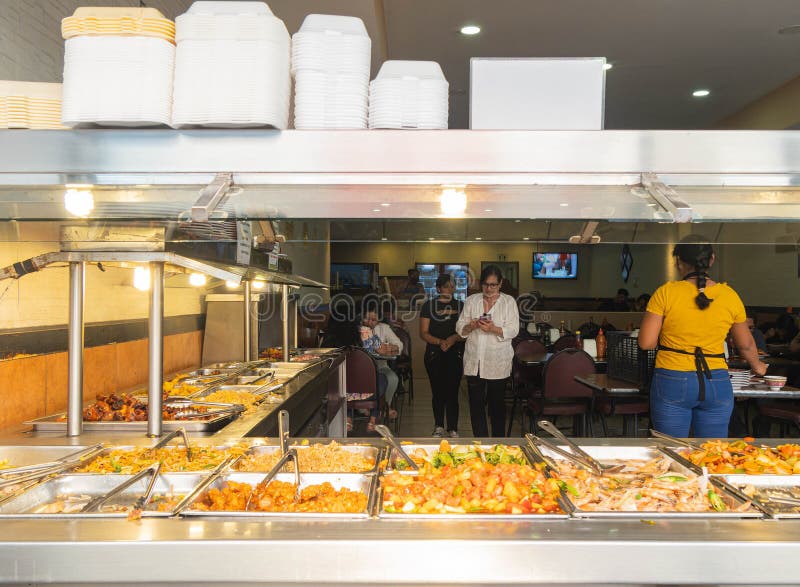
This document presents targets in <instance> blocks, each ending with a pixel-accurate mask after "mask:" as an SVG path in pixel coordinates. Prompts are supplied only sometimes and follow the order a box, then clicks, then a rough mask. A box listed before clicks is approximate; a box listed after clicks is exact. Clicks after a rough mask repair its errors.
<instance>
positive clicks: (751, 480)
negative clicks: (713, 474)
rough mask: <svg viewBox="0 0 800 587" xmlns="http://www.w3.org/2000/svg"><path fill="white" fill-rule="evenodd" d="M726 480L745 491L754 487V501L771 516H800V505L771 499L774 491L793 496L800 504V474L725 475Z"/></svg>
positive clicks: (778, 493)
mask: <svg viewBox="0 0 800 587" xmlns="http://www.w3.org/2000/svg"><path fill="white" fill-rule="evenodd" d="M723 479H725V481H726V482H727V483H728V484H730V485H732V486H733V487H734V488H735V489H737V490H739V491H741V492H743V493H744V488H745V487H746V486H748V485H749V486H751V487H754V488H755V490H756V494H755V496H754V500H753V502H754V503H755V504H756V505H757V506H758V507H760V508H762V509H764V511H766V512H767V515H769V517H771V518H778V519H780V518H787V519H791V518H795V519H797V518H800V505H796V506H793V505H788V504H784V503H779V502H777V501H773V500H771V499H770V494H772V493H774V494H777V495H778V496H782V497H793V498H794V499H796V500H798V504H800V475H725V476H723Z"/></svg>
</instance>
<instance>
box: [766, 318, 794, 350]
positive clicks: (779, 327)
mask: <svg viewBox="0 0 800 587" xmlns="http://www.w3.org/2000/svg"><path fill="white" fill-rule="evenodd" d="M765 327H766V325H765ZM797 334H798V330H797V325H796V324H795V322H794V318H793V317H792V315H791V314H788V313H786V314H781V315H780V316H778V319H777V320H775V323H774V324H770V325H769V326H768V327H767V329H766V331H765V332H764V336H765V337H766V339H767V344H790V343H791V342H792V340H793V339H794V337H795V336H797Z"/></svg>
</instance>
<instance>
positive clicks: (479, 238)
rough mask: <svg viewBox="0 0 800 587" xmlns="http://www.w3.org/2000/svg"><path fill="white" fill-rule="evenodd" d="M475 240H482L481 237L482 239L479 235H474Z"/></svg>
mask: <svg viewBox="0 0 800 587" xmlns="http://www.w3.org/2000/svg"><path fill="white" fill-rule="evenodd" d="M475 240H476V241H480V240H483V239H482V238H481V237H479V236H476V237H475Z"/></svg>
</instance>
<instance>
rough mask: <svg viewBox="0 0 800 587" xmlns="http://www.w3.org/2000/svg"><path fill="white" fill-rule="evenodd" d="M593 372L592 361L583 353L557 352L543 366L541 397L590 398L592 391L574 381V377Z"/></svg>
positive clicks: (574, 351) (573, 350) (570, 350)
mask: <svg viewBox="0 0 800 587" xmlns="http://www.w3.org/2000/svg"><path fill="white" fill-rule="evenodd" d="M594 372H595V368H594V359H592V357H590V356H589V355H588V354H587V353H585V352H584V351H582V350H580V349H564V350H563V351H560V352H557V353H556V354H554V355H553V356H552V357H550V360H548V361H547V363H546V364H545V366H544V375H543V376H544V386H543V395H544V397H545V399H555V398H577V397H592V390H591V389H589V388H588V387H587V386H585V385H583V384H581V383H578V382H577V381H575V376H576V375H590V374H592V373H594Z"/></svg>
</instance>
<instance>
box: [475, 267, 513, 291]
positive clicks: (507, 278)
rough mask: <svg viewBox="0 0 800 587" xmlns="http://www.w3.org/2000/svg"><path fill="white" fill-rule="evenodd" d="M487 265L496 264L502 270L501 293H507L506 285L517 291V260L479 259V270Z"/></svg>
mask: <svg viewBox="0 0 800 587" xmlns="http://www.w3.org/2000/svg"><path fill="white" fill-rule="evenodd" d="M487 265H497V266H498V267H499V268H500V271H502V272H503V281H504V282H505V286H504V287H503V293H508V290H507V289H506V287H508V286H510V289H512V290H513V291H514V292H515V295H516V294H517V293H519V261H481V272H483V270H484V268H485V267H486V266H487Z"/></svg>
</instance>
